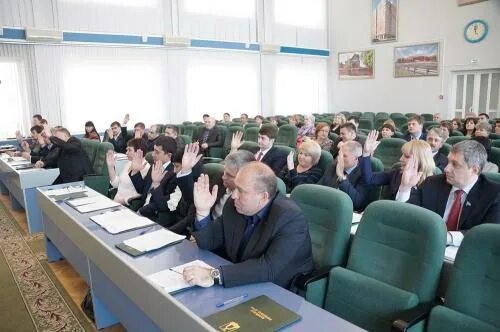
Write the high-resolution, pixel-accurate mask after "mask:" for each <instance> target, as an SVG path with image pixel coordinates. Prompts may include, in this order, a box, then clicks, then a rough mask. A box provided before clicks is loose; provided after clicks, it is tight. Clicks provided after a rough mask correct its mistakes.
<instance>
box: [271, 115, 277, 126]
mask: <svg viewBox="0 0 500 332" xmlns="http://www.w3.org/2000/svg"><path fill="white" fill-rule="evenodd" d="M269 123H270V124H272V125H273V126H276V127H277V126H278V117H277V116H272V117H271V118H270V119H269Z"/></svg>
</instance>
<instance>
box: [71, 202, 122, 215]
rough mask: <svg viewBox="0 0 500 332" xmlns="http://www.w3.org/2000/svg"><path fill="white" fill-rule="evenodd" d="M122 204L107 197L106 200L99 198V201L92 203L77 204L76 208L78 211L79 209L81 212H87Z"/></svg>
mask: <svg viewBox="0 0 500 332" xmlns="http://www.w3.org/2000/svg"><path fill="white" fill-rule="evenodd" d="M120 205H121V204H120V203H117V202H115V201H112V200H110V199H106V200H99V201H97V202H94V203H90V204H85V205H80V206H75V209H76V211H78V212H80V213H87V212H93V211H99V210H104V209H109V208H112V207H117V206H120Z"/></svg>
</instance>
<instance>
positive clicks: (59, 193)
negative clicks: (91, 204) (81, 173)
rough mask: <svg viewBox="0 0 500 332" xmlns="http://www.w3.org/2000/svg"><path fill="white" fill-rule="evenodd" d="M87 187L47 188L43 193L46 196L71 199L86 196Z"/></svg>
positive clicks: (58, 199) (55, 198) (57, 199)
mask: <svg viewBox="0 0 500 332" xmlns="http://www.w3.org/2000/svg"><path fill="white" fill-rule="evenodd" d="M86 192H87V188H85V187H81V186H77V187H72V186H69V187H64V188H59V189H49V190H47V191H46V192H45V193H46V194H47V196H49V197H50V198H52V199H54V200H56V201H60V200H64V199H73V198H80V197H87V194H86Z"/></svg>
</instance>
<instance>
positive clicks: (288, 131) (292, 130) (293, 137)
mask: <svg viewBox="0 0 500 332" xmlns="http://www.w3.org/2000/svg"><path fill="white" fill-rule="evenodd" d="M297 132H298V129H297V127H295V126H293V125H289V124H285V125H282V126H281V127H279V130H278V136H277V137H276V140H275V142H274V143H275V144H276V145H285V146H289V147H292V148H294V147H295V145H296V143H297Z"/></svg>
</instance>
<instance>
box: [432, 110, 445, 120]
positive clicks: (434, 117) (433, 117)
mask: <svg viewBox="0 0 500 332" xmlns="http://www.w3.org/2000/svg"><path fill="white" fill-rule="evenodd" d="M442 120H443V118H442V117H441V113H439V112H438V113H434V115H433V116H432V121H434V122H441V121H442Z"/></svg>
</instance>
